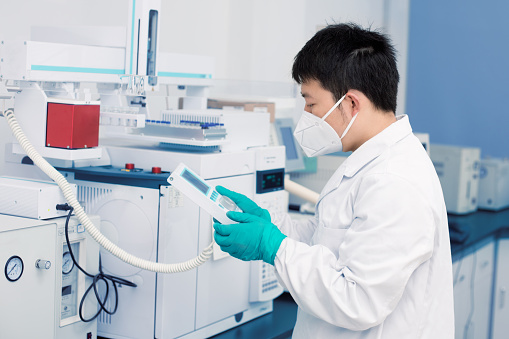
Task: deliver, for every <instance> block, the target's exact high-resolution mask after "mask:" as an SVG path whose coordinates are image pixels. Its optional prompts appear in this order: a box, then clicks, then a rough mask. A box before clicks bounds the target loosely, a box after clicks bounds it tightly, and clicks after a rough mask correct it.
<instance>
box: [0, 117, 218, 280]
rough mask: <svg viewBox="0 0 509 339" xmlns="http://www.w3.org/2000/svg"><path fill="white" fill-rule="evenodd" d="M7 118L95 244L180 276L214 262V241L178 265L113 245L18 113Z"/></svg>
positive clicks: (137, 263)
mask: <svg viewBox="0 0 509 339" xmlns="http://www.w3.org/2000/svg"><path fill="white" fill-rule="evenodd" d="M4 116H5V118H6V119H7V123H8V124H9V127H10V128H11V130H12V133H13V134H14V137H15V138H16V140H17V141H18V142H19V144H20V145H21V147H22V148H23V150H24V151H25V152H26V154H27V155H28V156H29V157H30V159H32V161H33V162H34V164H35V165H37V167H39V168H40V169H41V170H42V171H43V172H44V173H46V174H47V175H48V176H49V177H50V178H51V179H52V180H53V181H55V182H56V183H57V184H58V186H59V187H60V189H61V190H62V192H63V193H64V197H65V199H66V200H67V202H68V203H69V205H71V206H72V207H73V208H74V213H75V214H76V216H77V217H78V219H79V221H80V222H81V223H82V224H83V225H84V226H85V229H86V230H87V232H88V233H89V234H90V235H91V236H92V238H94V240H95V241H97V242H98V243H99V245H101V246H102V247H104V249H106V250H107V251H108V252H110V253H111V254H113V255H114V256H116V257H117V258H119V259H120V260H122V261H124V262H126V263H128V264H130V265H132V266H135V267H138V268H141V269H144V270H148V271H152V272H157V273H177V272H184V271H188V270H191V269H194V268H196V267H198V266H200V265H202V264H203V263H205V262H206V261H207V260H209V259H210V257H211V256H212V253H213V247H212V246H213V244H214V243H213V242H212V243H211V244H210V245H209V246H207V247H206V248H205V249H204V250H203V251H202V252H201V253H200V255H199V256H197V257H196V258H194V259H191V260H188V261H186V262H182V263H176V264H163V263H157V262H153V261H149V260H145V259H141V258H138V257H136V256H134V255H132V254H129V253H127V252H126V251H124V250H123V249H121V248H120V247H118V246H117V245H115V244H114V243H112V242H111V241H110V240H109V239H108V238H106V237H105V236H104V235H103V234H102V233H101V232H100V231H99V230H98V229H97V228H96V227H95V226H94V224H93V223H92V222H91V221H90V219H89V218H88V216H87V214H86V213H85V211H84V210H83V207H81V205H80V204H79V202H78V200H77V199H76V196H75V195H74V193H73V191H72V188H71V186H70V185H69V183H68V182H67V180H66V179H65V178H64V176H63V175H62V174H60V172H58V171H57V170H56V169H55V168H54V167H53V166H51V165H50V164H49V163H48V162H47V161H46V160H45V159H44V158H43V157H42V156H41V155H40V154H39V153H38V152H37V151H36V150H35V148H34V147H33V145H32V144H31V143H30V141H28V139H27V137H26V136H25V134H24V133H23V131H22V129H21V127H20V126H19V124H18V122H17V120H16V118H15V116H14V112H13V111H12V110H11V109H9V110H7V111H5V112H4Z"/></svg>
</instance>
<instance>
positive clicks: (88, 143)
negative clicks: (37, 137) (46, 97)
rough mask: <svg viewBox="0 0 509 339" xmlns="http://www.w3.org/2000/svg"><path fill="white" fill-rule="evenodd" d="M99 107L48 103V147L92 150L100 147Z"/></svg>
mask: <svg viewBox="0 0 509 339" xmlns="http://www.w3.org/2000/svg"><path fill="white" fill-rule="evenodd" d="M99 114H100V106H99V105H79V104H76V105H75V104H60V103H52V102H50V103H48V116H47V121H46V146H48V147H58V148H69V149H79V148H91V147H97V146H98V145H99Z"/></svg>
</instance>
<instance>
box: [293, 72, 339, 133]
mask: <svg viewBox="0 0 509 339" xmlns="http://www.w3.org/2000/svg"><path fill="white" fill-rule="evenodd" d="M301 94H302V96H303V97H304V100H306V105H305V107H304V110H305V111H306V112H309V113H311V114H313V115H315V116H317V117H318V118H322V117H323V116H324V115H325V114H326V113H327V112H328V111H329V110H330V109H331V108H332V106H334V104H335V103H336V99H334V96H333V95H332V93H331V92H329V91H328V90H326V89H324V88H323V87H322V85H321V84H320V82H319V81H317V80H309V81H306V82H303V83H302V85H301ZM340 107H341V104H340V105H339V106H338V107H336V108H335V109H334V111H332V112H331V114H329V116H328V117H327V118H326V119H325V121H326V122H327V123H328V124H329V125H330V126H331V127H332V128H333V129H334V130H335V131H336V133H338V135H341V134H342V133H343V132H342V131H343V130H344V129H345V128H346V124H345V119H344V115H343V114H342V113H341V111H340Z"/></svg>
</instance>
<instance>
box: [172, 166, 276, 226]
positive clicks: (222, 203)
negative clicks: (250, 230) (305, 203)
mask: <svg viewBox="0 0 509 339" xmlns="http://www.w3.org/2000/svg"><path fill="white" fill-rule="evenodd" d="M168 183H170V184H171V185H172V186H174V187H175V188H176V189H178V190H179V191H180V192H182V193H183V194H185V195H186V196H187V197H188V198H189V199H191V200H192V201H194V202H195V203H196V204H198V206H200V207H201V208H203V209H204V210H205V211H206V212H207V213H209V214H210V215H211V216H212V217H214V218H215V219H216V220H218V221H219V222H220V223H223V224H228V223H234V222H233V221H232V220H231V219H229V218H228V217H227V216H226V212H228V211H238V212H241V210H240V209H239V208H238V207H237V205H236V204H235V203H234V202H233V201H232V200H231V199H230V198H228V197H226V196H224V195H221V194H219V193H218V192H217V191H216V189H215V188H214V187H211V186H210V185H209V184H207V183H206V182H205V180H204V179H203V178H200V176H199V175H198V174H196V173H194V172H193V171H192V170H191V169H190V168H189V167H187V166H186V165H185V164H183V163H180V164H179V165H178V166H177V168H175V170H174V171H173V173H172V174H171V175H170V176H169V177H168ZM280 186H281V185H280Z"/></svg>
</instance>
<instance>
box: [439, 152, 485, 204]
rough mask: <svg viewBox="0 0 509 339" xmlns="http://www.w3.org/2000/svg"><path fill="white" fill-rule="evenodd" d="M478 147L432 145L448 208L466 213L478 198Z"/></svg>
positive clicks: (476, 202)
mask: <svg viewBox="0 0 509 339" xmlns="http://www.w3.org/2000/svg"><path fill="white" fill-rule="evenodd" d="M480 157H481V150H480V149H479V148H469V147H457V146H446V145H437V144H432V145H431V160H432V161H433V165H434V166H435V170H436V171H437V174H438V178H439V179H440V184H441V185H442V190H443V192H444V199H445V205H446V206H447V212H449V213H454V214H466V213H470V212H474V211H475V210H477V205H478V202H479V199H478V193H479V169H480V160H481V159H480Z"/></svg>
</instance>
